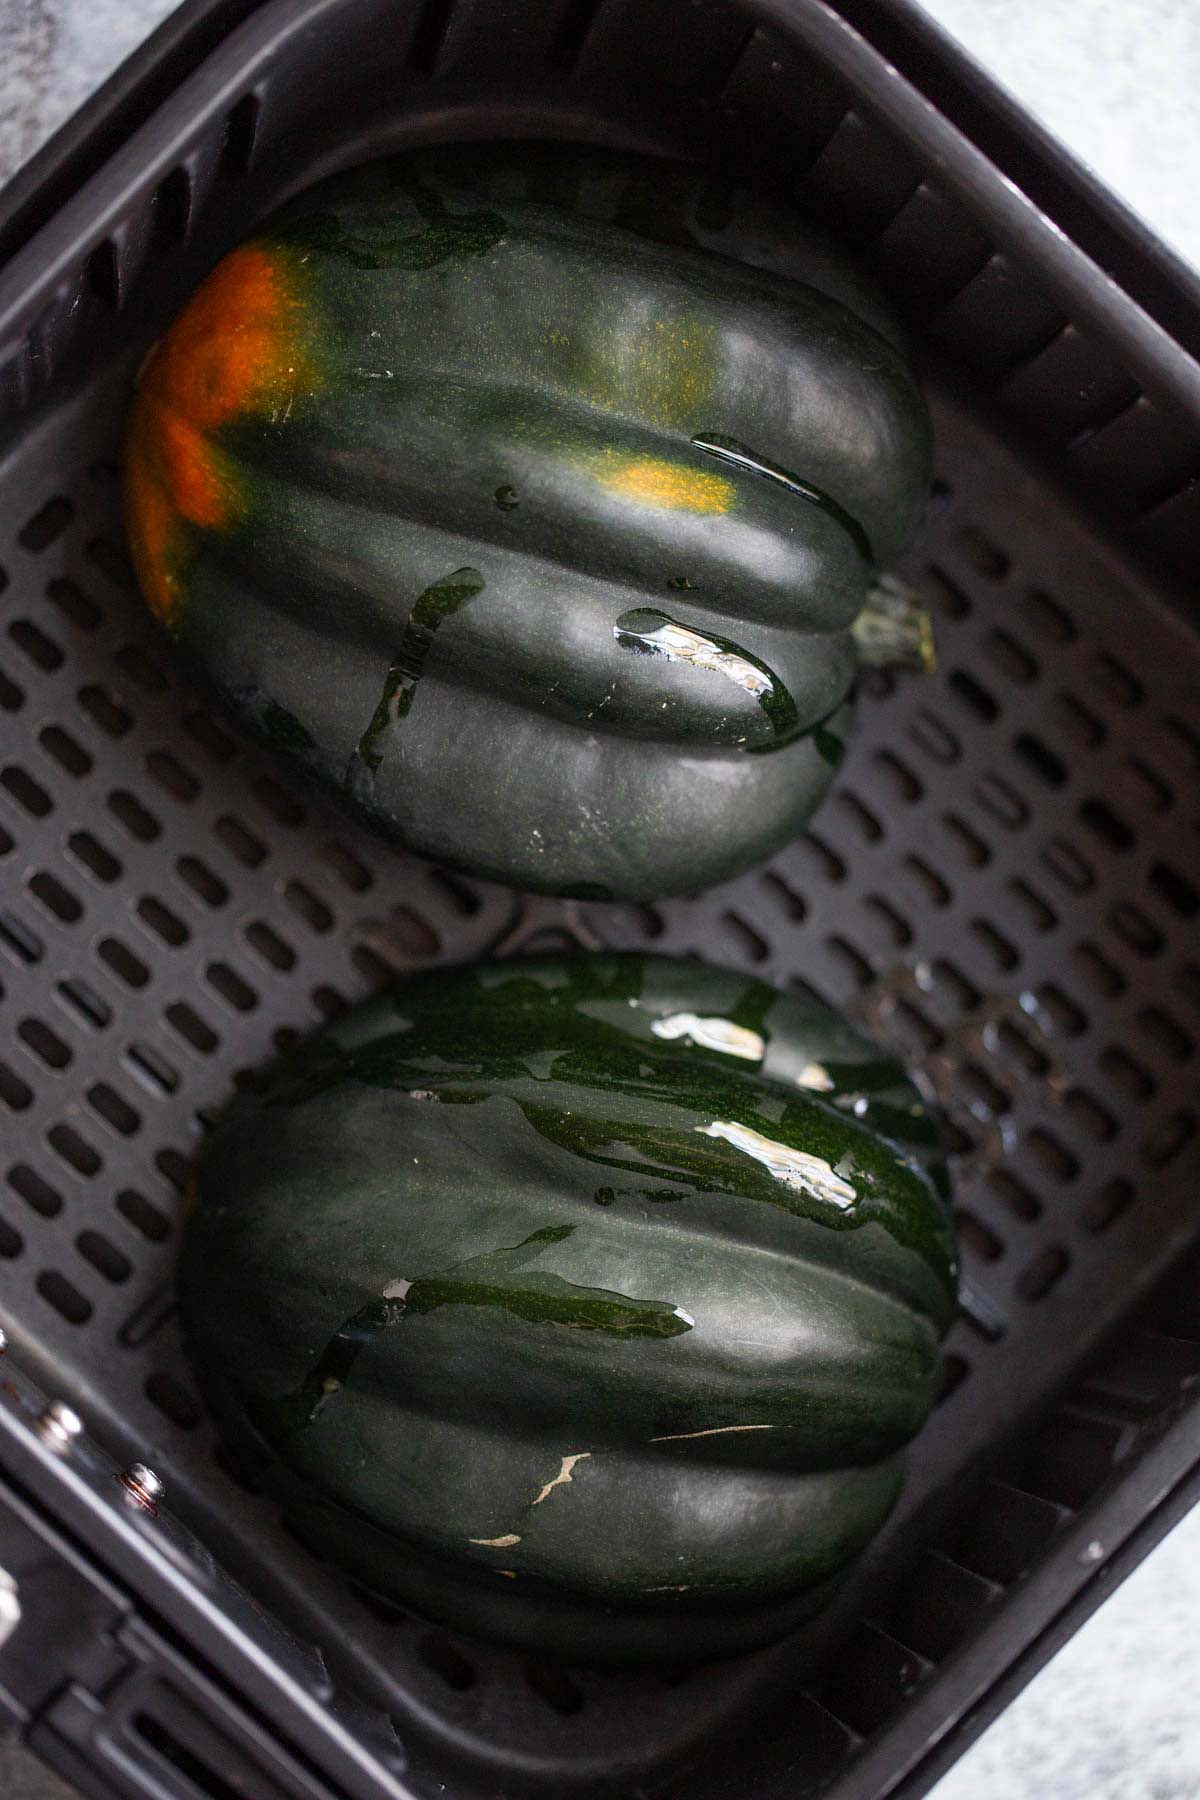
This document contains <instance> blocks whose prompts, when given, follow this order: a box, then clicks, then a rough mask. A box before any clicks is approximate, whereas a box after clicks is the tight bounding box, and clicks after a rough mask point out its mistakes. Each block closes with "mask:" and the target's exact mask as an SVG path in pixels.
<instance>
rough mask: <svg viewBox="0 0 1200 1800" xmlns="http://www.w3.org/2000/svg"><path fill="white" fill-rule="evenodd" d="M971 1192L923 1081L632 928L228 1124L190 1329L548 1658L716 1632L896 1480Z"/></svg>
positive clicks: (346, 1487)
mask: <svg viewBox="0 0 1200 1800" xmlns="http://www.w3.org/2000/svg"><path fill="white" fill-rule="evenodd" d="M885 1134H886V1135H885ZM939 1186H944V1174H943V1172H942V1171H941V1168H940V1164H939V1163H938V1161H937V1150H936V1140H935V1134H934V1130H933V1126H932V1123H931V1121H930V1119H929V1117H928V1115H927V1113H926V1111H925V1109H924V1107H923V1105H922V1103H921V1101H920V1099H919V1097H918V1095H917V1093H916V1091H915V1089H913V1088H912V1086H911V1085H910V1084H909V1083H908V1082H907V1080H906V1079H905V1077H904V1075H903V1073H902V1072H901V1070H900V1069H899V1067H898V1066H897V1065H896V1064H895V1063H893V1062H891V1061H890V1060H888V1059H886V1058H884V1057H882V1056H881V1055H880V1054H879V1052H877V1051H875V1050H874V1049H873V1048H872V1047H871V1046H870V1045H868V1044H867V1043H865V1042H864V1040H863V1039H861V1038H859V1037H858V1036H857V1034H856V1033H855V1032H853V1031H852V1030H851V1029H850V1028H849V1027H848V1026H846V1025H845V1024H844V1022H842V1021H840V1020H839V1019H838V1018H837V1017H836V1016H835V1015H833V1014H831V1013H830V1012H828V1011H827V1010H826V1009H825V1008H824V1007H822V1006H821V1005H820V1004H819V1003H817V1002H811V1001H803V1000H801V999H799V998H796V997H794V996H784V995H781V994H779V993H777V992H775V991H774V990H772V989H771V988H769V987H766V986H765V985H764V984H762V983H760V982H755V981H751V980H748V979H747V978H746V977H744V976H741V975H736V974H729V973H722V972H717V971H713V970H709V969H705V968H703V967H701V966H700V965H698V964H692V963H678V962H673V961H670V960H667V959H659V958H647V957H641V956H632V955H627V956H596V957H573V958H565V959H561V960H549V961H546V960H543V961H537V962H529V963H522V962H517V963H510V964H496V965H492V966H483V967H481V968H478V969H470V970H465V971H455V972H451V973H444V974H437V975H431V976H429V977H428V978H425V979H423V980H421V981H417V982H414V983H412V984H411V985H410V986H408V987H404V988H399V989H396V990H394V991H393V992H391V993H389V994H386V995H384V996H382V997H380V998H378V999H376V1000H374V1001H372V1002H370V1003H369V1004H367V1005H365V1006H362V1007H359V1008H358V1009H356V1010H355V1011H352V1012H351V1013H349V1014H347V1015H346V1016H345V1017H344V1018H343V1019H341V1020H340V1021H339V1022H338V1023H337V1024H336V1025H334V1026H332V1027H331V1028H330V1029H328V1030H327V1031H326V1032H324V1033H323V1034H322V1035H321V1036H320V1037H318V1038H317V1039H315V1040H314V1041H313V1042H312V1043H310V1044H309V1045H307V1046H305V1047H303V1048H302V1049H301V1050H300V1051H298V1052H296V1053H294V1054H292V1055H291V1056H290V1057H289V1058H287V1059H285V1061H284V1062H283V1063H281V1064H280V1065H278V1066H277V1068H276V1070H275V1072H274V1074H273V1076H272V1078H271V1080H270V1082H269V1084H268V1086H267V1088H266V1091H265V1092H264V1093H263V1094H261V1095H259V1096H257V1097H254V1098H250V1097H243V1098H241V1099H239V1100H238V1101H237V1102H236V1104H235V1105H234V1107H233V1108H232V1110H231V1112H230V1113H229V1114H228V1116H227V1118H226V1119H225V1121H224V1122H223V1123H222V1124H221V1125H220V1127H219V1128H218V1130H217V1131H216V1133H215V1135H214V1136H213V1138H212V1139H211V1140H210V1142H209V1144H208V1146H207V1148H206V1151H205V1154H204V1156H203V1159H202V1162H201V1166H200V1173H199V1186H198V1198H197V1204H196V1207H195V1209H194V1212H193V1215H192V1218H191V1220H190V1223H189V1226H188V1231H187V1237H186V1243H185V1247H184V1255H183V1261H182V1266H181V1272H180V1285H179V1292H180V1299H181V1303H182V1311H183V1321H184V1327H185V1333H186V1338H187V1342H188V1345H189V1348H190V1351H191V1354H192V1356H193V1359H194V1361H195V1364H196V1368H197V1371H198V1375H199V1378H200V1381H201V1384H202V1387H203V1389H204V1391H205V1392H206V1394H207V1396H208V1397H209V1400H210V1402H211V1404H212V1406H213V1407H214V1409H215V1412H216V1415H217V1418H218V1421H219V1423H220V1424H221V1426H222V1427H223V1429H224V1431H225V1433H226V1435H227V1437H228V1438H229V1440H230V1441H231V1442H232V1443H233V1444H234V1445H235V1446H236V1447H238V1448H240V1451H241V1453H242V1455H243V1456H244V1457H246V1458H247V1460H248V1461H249V1462H250V1463H251V1464H252V1465H253V1466H254V1467H255V1468H256V1469H257V1472H258V1475H259V1478H260V1479H261V1480H263V1481H264V1482H265V1483H266V1484H267V1486H268V1487H269V1488H270V1489H272V1491H274V1492H275V1493H276V1494H277V1495H278V1496H279V1498H280V1499H281V1501H282V1502H283V1505H284V1508H285V1511H286V1513H287V1514H288V1516H289V1517H290V1519H291V1520H292V1522H293V1524H294V1525H295V1527H296V1529H297V1530H298V1531H299V1532H300V1533H301V1534H302V1535H303V1536H305V1537H307V1538H308V1539H309V1540H310V1541H312V1542H313V1543H314V1545H315V1546H316V1547H317V1548H319V1550H320V1551H321V1552H322V1553H323V1554H324V1555H326V1556H328V1557H329V1558H331V1559H333V1560H334V1561H336V1562H337V1563H340V1564H341V1565H342V1566H343V1567H345V1568H346V1569H347V1570H348V1571H350V1572H351V1573H352V1574H354V1575H355V1576H356V1577H357V1578H358V1579H359V1580H360V1581H363V1582H365V1583H367V1584H368V1585H370V1586H371V1587H372V1588H374V1589H376V1590H378V1591H379V1592H380V1593H383V1594H386V1595H388V1596H390V1597H391V1598H393V1599H394V1600H396V1601H398V1602H400V1603H401V1604H402V1605H406V1606H413V1607H415V1608H416V1609H417V1610H419V1611H422V1612H425V1613H427V1614H428V1615H429V1616H431V1617H434V1618H439V1619H443V1620H446V1621H448V1622H450V1623H452V1624H455V1625H458V1626H461V1627H465V1628H467V1629H471V1630H476V1631H480V1632H483V1633H485V1634H488V1635H492V1636H495V1637H498V1638H502V1639H507V1640H509V1641H511V1642H514V1643H517V1644H521V1645H524V1646H527V1647H529V1648H532V1649H535V1650H538V1651H541V1652H547V1653H561V1654H565V1655H571V1656H574V1657H577V1658H581V1659H584V1660H589V1659H590V1660H600V1661H603V1660H625V1661H630V1660H638V1659H645V1658H656V1657H670V1658H681V1657H691V1656H696V1657H708V1656H713V1655H720V1654H725V1653H728V1652H731V1651H735V1650H740V1649H744V1648H746V1647H749V1646H752V1645H755V1644H758V1643H761V1642H764V1641H766V1640H768V1639H769V1638H771V1637H772V1636H775V1635H778V1634H780V1633H782V1632H783V1631H785V1630H787V1629H788V1628H789V1627H790V1626H791V1625H792V1624H793V1623H795V1622H796V1621H797V1620H798V1619H800V1618H802V1617H804V1616H805V1615H807V1614H808V1613H810V1612H811V1611H812V1610H813V1609H814V1607H817V1606H819V1605H820V1603H821V1602H822V1600H823V1599H824V1598H825V1596H826V1594H827V1592H828V1590H829V1585H830V1583H831V1582H832V1581H833V1580H834V1579H835V1578H836V1576H837V1575H838V1574H839V1573H840V1572H841V1571H842V1570H843V1569H844V1568H845V1567H846V1565H847V1564H848V1563H849V1562H851V1561H852V1559H853V1558H854V1556H855V1555H856V1554H857V1552H858V1551H859V1550H860V1549H861V1548H862V1546H863V1545H864V1544H865V1543H866V1542H867V1541H868V1540H869V1539H870V1537H871V1536H872V1535H873V1533H874V1532H875V1531H876V1530H877V1528H878V1526H879V1525H880V1524H881V1522H882V1521H883V1519H884V1517H885V1516H886V1514H887V1512H888V1510H889V1508H890V1506H891V1504H892V1501H893V1499H894V1497H895V1494H896V1492H897V1489H898V1486H899V1483H900V1479H901V1459H900V1452H901V1450H902V1447H903V1445H904V1444H905V1443H906V1442H907V1441H908V1439H909V1438H911V1437H912V1435H913V1434H914V1433H915V1432H916V1431H917V1430H918V1429H919V1427H920V1425H921V1423H922V1420H923V1419H924V1417H925V1415H926V1413H927V1411H928V1409H929V1406H930V1404H931V1401H932V1397H933V1395H934V1393H935V1391H936V1386H937V1382H938V1377H939V1351H938V1342H939V1339H940V1337H941V1335H942V1334H943V1332H944V1331H945V1329H946V1327H947V1325H948V1324H949V1322H950V1320H951V1318H952V1316H953V1313H954V1307H955V1259H954V1247H953V1240H952V1235H951V1232H950V1228H949V1225H948V1222H947V1215H946V1211H945V1207H944V1202H943V1201H942V1199H940V1198H939V1195H938V1191H937V1190H938V1188H939Z"/></svg>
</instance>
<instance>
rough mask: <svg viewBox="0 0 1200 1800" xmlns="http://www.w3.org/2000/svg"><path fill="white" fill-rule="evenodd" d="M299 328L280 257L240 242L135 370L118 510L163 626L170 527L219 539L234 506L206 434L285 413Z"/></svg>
mask: <svg viewBox="0 0 1200 1800" xmlns="http://www.w3.org/2000/svg"><path fill="white" fill-rule="evenodd" d="M301 324H302V319H301V303H300V302H299V301H298V300H297V298H296V296H295V294H294V292H293V291H292V289H291V287H290V285H289V278H288V271H287V270H286V268H285V266H284V264H283V261H282V259H281V257H280V256H279V255H278V254H277V253H274V252H273V251H272V250H271V249H270V248H269V247H267V246H266V245H263V244H247V245H245V246H243V248H242V249H240V250H235V251H234V252H233V253H232V255H230V256H227V257H226V258H225V260H224V262H222V263H220V264H219V265H218V266H217V268H216V269H215V270H214V271H213V273H212V274H211V275H210V276H209V278H208V280H207V281H206V282H205V283H204V285H203V286H202V287H201V288H199V289H198V291H197V292H196V293H195V294H194V295H193V296H192V299H191V300H190V301H189V302H188V304H187V306H186V307H185V308H184V310H183V312H182V313H180V315H179V317H178V318H177V319H176V321H175V323H174V324H173V325H172V326H171V328H170V330H169V331H168V332H167V335H166V336H165V337H164V338H163V339H162V341H161V342H160V343H159V344H158V345H157V346H156V347H155V349H154V350H153V351H152V352H151V354H150V356H149V358H148V359H147V361H146V364H145V366H144V368H143V370H142V373H141V376H140V378H139V382H138V394H137V399H136V401H135V404H134V410H133V418H132V421H131V424H130V431H129V442H128V447H127V451H126V511H127V517H128V524H129V538H130V548H131V550H132V553H133V561H134V567H135V568H136V570H137V574H138V579H139V581H140V582H141V585H142V590H143V592H144V593H145V595H146V598H147V600H148V601H149V602H150V605H151V607H152V608H153V610H154V611H155V612H156V613H157V614H158V616H159V618H161V619H163V620H164V621H165V622H166V623H168V624H169V623H170V622H171V619H172V617H173V615H174V613H175V610H176V608H177V606H178V604H179V601H180V598H181V595H182V587H181V582H180V570H179V563H180V560H181V558H182V557H183V556H184V555H185V553H186V536H185V533H184V532H183V531H181V528H180V527H181V523H186V524H189V525H193V526H199V527H200V528H202V529H204V530H209V531H220V530H221V529H223V528H224V527H226V526H228V525H230V524H232V523H233V522H234V521H235V520H236V519H237V518H238V517H239V516H240V514H241V512H242V511H243V508H244V500H243V496H242V494H241V493H240V492H239V488H238V484H237V481H236V479H235V477H234V475H233V473H232V471H231V469H230V466H229V463H228V460H227V459H226V457H225V456H224V455H223V454H222V452H221V450H220V448H219V446H218V445H217V444H216V443H215V441H214V437H215V434H216V433H217V432H218V431H219V430H220V428H221V427H222V426H223V425H226V424H228V423H229V422H230V421H231V420H233V419H235V418H238V417H244V416H245V415H247V414H253V415H257V416H259V417H262V416H264V415H267V416H271V415H282V414H285V413H286V411H287V410H288V408H289V407H290V406H291V404H292V402H293V400H294V399H296V398H297V396H298V395H299V394H301V393H304V392H306V391H307V390H308V389H309V388H310V387H311V385H312V377H311V371H310V369H309V368H308V366H307V363H306V359H305V357H304V354H303V344H302V336H303V334H302V331H301Z"/></svg>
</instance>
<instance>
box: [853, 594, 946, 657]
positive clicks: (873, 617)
mask: <svg viewBox="0 0 1200 1800" xmlns="http://www.w3.org/2000/svg"><path fill="white" fill-rule="evenodd" d="M850 630H851V635H852V636H853V638H854V642H855V645H856V646H857V649H858V660H859V662H861V663H864V664H866V665H867V667H869V668H873V669H883V668H903V669H916V670H917V671H918V672H919V673H920V674H922V675H932V674H933V672H934V670H935V669H936V668H937V655H936V653H935V650H934V643H933V619H932V618H931V616H930V613H929V608H928V607H927V606H926V605H925V604H924V603H923V601H922V599H921V596H920V595H919V594H918V593H917V591H916V589H915V588H911V587H909V586H908V584H907V583H906V582H903V581H901V580H900V579H899V577H898V576H895V575H880V576H879V577H878V578H877V580H876V581H875V583H874V586H873V587H872V588H871V590H870V592H869V594H868V595H867V603H866V605H865V606H864V607H863V609H862V611H861V612H860V613H859V615H858V617H857V619H855V621H854V624H853V625H852V626H851V627H850Z"/></svg>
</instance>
